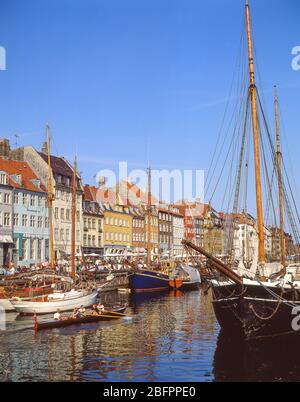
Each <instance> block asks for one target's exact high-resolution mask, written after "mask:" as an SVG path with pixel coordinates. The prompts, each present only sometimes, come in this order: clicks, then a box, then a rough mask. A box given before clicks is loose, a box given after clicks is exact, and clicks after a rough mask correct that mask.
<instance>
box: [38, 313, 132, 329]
mask: <svg viewBox="0 0 300 402" xmlns="http://www.w3.org/2000/svg"><path fill="white" fill-rule="evenodd" d="M125 310H126V307H120V308H115V309H112V310H105V311H103V312H102V313H101V314H99V315H93V314H88V315H85V316H83V317H80V318H72V317H70V318H64V319H61V320H50V321H42V322H36V323H35V330H36V331H41V330H44V329H52V328H63V327H67V326H70V325H78V324H87V323H93V322H99V321H108V320H114V319H118V318H123V317H125V314H123V313H124V311H125Z"/></svg>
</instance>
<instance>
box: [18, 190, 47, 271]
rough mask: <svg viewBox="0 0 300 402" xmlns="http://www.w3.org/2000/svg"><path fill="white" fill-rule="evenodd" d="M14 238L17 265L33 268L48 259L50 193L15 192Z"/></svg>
mask: <svg viewBox="0 0 300 402" xmlns="http://www.w3.org/2000/svg"><path fill="white" fill-rule="evenodd" d="M13 198H14V203H13V237H14V243H15V248H16V249H17V265H18V266H21V267H22V266H26V267H30V266H33V265H37V264H39V263H42V262H46V261H48V260H49V222H48V207H47V194H46V193H42V192H41V193H39V192H32V191H28V190H23V189H14V191H13Z"/></svg>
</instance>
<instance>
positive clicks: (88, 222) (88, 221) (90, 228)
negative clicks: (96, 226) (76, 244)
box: [88, 219, 92, 229]
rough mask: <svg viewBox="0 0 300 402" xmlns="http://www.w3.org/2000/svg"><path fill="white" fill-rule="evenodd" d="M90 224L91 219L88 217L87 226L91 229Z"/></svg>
mask: <svg viewBox="0 0 300 402" xmlns="http://www.w3.org/2000/svg"><path fill="white" fill-rule="evenodd" d="M91 226H92V223H91V220H90V219H88V228H89V229H91Z"/></svg>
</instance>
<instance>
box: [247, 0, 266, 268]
mask: <svg viewBox="0 0 300 402" xmlns="http://www.w3.org/2000/svg"><path fill="white" fill-rule="evenodd" d="M246 21H247V37H248V54H249V74H250V87H249V91H250V97H251V105H252V125H253V142H254V163H255V182H256V208H257V226H258V240H259V243H258V244H259V245H258V261H259V265H264V263H265V243H264V222H263V208H262V190H261V174H260V152H259V135H258V116H257V92H256V85H255V74H254V60H253V46H252V36H251V23H250V10H249V1H248V0H246Z"/></svg>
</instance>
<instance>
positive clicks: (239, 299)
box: [213, 285, 300, 340]
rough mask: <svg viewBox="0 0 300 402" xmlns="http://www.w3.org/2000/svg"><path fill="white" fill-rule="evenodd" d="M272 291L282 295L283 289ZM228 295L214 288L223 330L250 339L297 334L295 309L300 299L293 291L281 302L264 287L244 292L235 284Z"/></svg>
mask: <svg viewBox="0 0 300 402" xmlns="http://www.w3.org/2000/svg"><path fill="white" fill-rule="evenodd" d="M224 290H225V289H224ZM271 290H272V292H274V293H276V294H277V296H278V297H281V296H282V290H281V289H280V288H272V289H271ZM226 293H227V294H226V295H225V294H224V292H223V289H220V288H214V289H213V297H214V300H213V307H214V311H215V315H216V317H217V320H218V322H219V324H220V326H221V327H222V329H223V330H224V331H226V332H229V333H232V334H234V333H235V334H240V335H241V336H242V337H243V338H245V339H247V340H251V339H259V338H267V337H279V336H286V335H289V334H290V335H295V332H296V331H295V329H294V328H293V327H292V323H293V320H294V318H295V314H293V308H294V306H295V305H296V306H297V305H298V306H299V307H300V300H299V301H298V300H295V296H296V294H295V291H294V290H293V289H291V290H290V291H289V290H288V291H286V292H285V293H284V295H283V296H282V297H283V298H284V300H283V301H282V302H280V301H279V299H278V298H276V297H274V296H272V295H271V294H270V293H269V292H268V291H267V290H266V289H265V288H264V287H262V286H246V287H245V288H243V289H242V288H241V287H240V286H239V285H232V286H231V287H230V288H227V290H226ZM298 315H299V313H298ZM299 321H300V320H299Z"/></svg>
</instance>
